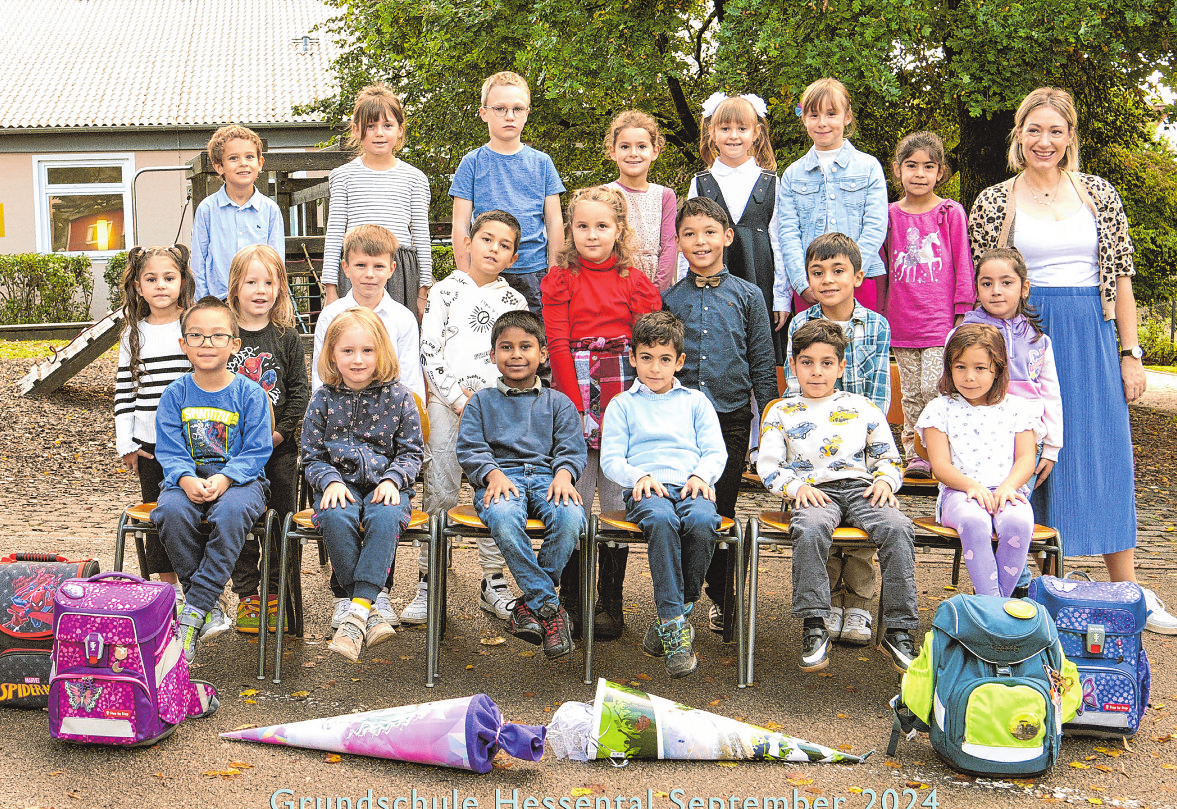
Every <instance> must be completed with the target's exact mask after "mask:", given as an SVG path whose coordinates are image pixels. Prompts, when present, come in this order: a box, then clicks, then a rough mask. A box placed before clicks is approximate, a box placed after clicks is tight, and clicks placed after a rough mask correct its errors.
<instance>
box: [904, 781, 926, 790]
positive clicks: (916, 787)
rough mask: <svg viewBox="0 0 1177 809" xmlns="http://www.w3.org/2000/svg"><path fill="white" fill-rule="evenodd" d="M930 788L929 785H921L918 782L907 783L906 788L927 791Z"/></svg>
mask: <svg viewBox="0 0 1177 809" xmlns="http://www.w3.org/2000/svg"><path fill="white" fill-rule="evenodd" d="M930 786H931V784H924V783H921V782H920V781H908V782H907V787H908V788H910V789H927V788H928V787H930Z"/></svg>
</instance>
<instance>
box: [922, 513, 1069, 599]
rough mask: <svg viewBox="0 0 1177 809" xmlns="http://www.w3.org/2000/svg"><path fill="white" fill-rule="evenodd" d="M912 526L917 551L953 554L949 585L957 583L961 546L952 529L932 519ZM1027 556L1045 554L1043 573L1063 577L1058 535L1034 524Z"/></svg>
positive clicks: (1061, 542) (1063, 558)
mask: <svg viewBox="0 0 1177 809" xmlns="http://www.w3.org/2000/svg"><path fill="white" fill-rule="evenodd" d="M912 522H914V523H915V529H916V545H918V546H919V547H921V548H945V549H948V550H951V551H953V552H954V555H953V559H952V584H953V585H957V584H959V583H960V562H961V550H962V549H961V546H960V535H959V534H957V533H956V530H955V529H952V528H949V527H948V526H946V525H941V524H940V523H938V522H936V518H935V517H916V518H915V519H914V520H912ZM993 547H994V548H995V549H996V547H997V537H994V538H993ZM1029 553H1031V554H1037V553H1044V554H1046V559H1047V572H1053V575H1055V576H1065V575H1066V573H1065V570H1064V569H1065V567H1066V563H1065V555H1064V553H1063V540H1062V537H1061V536H1060V535H1059V532H1058V531H1057V530H1055V529H1054V528H1051V527H1050V526H1047V525H1037V524H1035V525H1034V533H1033V535H1031V537H1030V549H1029Z"/></svg>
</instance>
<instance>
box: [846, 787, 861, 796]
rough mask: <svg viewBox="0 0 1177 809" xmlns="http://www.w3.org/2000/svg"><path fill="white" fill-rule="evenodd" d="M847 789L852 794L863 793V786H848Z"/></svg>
mask: <svg viewBox="0 0 1177 809" xmlns="http://www.w3.org/2000/svg"><path fill="white" fill-rule="evenodd" d="M846 791H847V792H849V793H850V794H851V795H861V794H862V787H848V788H847V789H846Z"/></svg>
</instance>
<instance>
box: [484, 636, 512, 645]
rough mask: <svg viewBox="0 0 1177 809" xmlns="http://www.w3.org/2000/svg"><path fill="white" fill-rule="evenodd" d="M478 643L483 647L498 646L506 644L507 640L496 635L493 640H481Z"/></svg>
mask: <svg viewBox="0 0 1177 809" xmlns="http://www.w3.org/2000/svg"><path fill="white" fill-rule="evenodd" d="M478 642H479V643H481V644H482V645H483V646H498V645H499V644H500V643H506V642H507V639H506V638H504V637H503V636H502V635H495V636H494V637H492V638H479V639H478Z"/></svg>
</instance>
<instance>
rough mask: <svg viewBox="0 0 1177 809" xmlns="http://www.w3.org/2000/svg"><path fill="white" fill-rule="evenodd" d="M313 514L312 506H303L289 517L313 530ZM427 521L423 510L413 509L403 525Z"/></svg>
mask: <svg viewBox="0 0 1177 809" xmlns="http://www.w3.org/2000/svg"><path fill="white" fill-rule="evenodd" d="M314 516H315V510H314V509H313V508H304V509H303V510H302V511H299V512H297V513H295V515H294V516H293V517H292V518H291V519H292V520H293V521H294V524H295V525H297V526H298V527H299V528H301V529H303V530H304V531H314V530H315V523H314V522H313V518H314ZM428 522H429V515H428V514H426V513H425V512H424V511H414V512H413V514H412V516H411V517H409V524H408V525H407V526H405V528H406V529H408V528H420V527H421V526H422V525H426V524H428Z"/></svg>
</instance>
